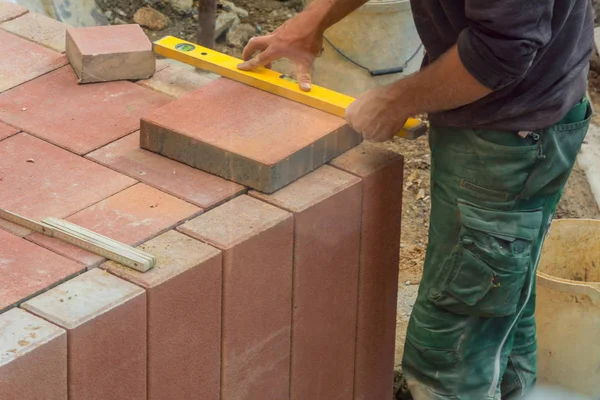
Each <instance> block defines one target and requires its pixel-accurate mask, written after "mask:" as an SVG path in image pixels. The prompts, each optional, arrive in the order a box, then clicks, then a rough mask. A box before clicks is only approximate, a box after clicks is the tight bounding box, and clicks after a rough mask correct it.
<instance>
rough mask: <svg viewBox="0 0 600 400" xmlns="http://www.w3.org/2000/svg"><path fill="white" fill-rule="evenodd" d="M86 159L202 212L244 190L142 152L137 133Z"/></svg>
mask: <svg viewBox="0 0 600 400" xmlns="http://www.w3.org/2000/svg"><path fill="white" fill-rule="evenodd" d="M87 157H88V158H90V159H92V160H94V161H96V162H98V163H100V164H102V165H105V166H107V167H109V168H111V169H113V170H115V171H119V172H121V173H123V174H125V175H129V176H131V177H132V178H135V179H138V180H140V181H142V182H144V183H146V184H148V185H150V186H153V187H155V188H157V189H160V190H163V191H165V192H167V193H169V194H171V195H173V196H175V197H179V198H180V199H183V200H186V201H189V202H190V203H192V204H195V205H197V206H199V207H201V208H202V209H204V210H206V209H210V208H213V207H215V206H217V205H219V204H221V203H223V202H225V201H227V200H229V199H231V198H233V197H235V196H238V195H240V194H242V193H243V192H245V190H246V188H245V187H243V186H241V185H238V184H237V183H233V182H230V181H226V180H225V179H223V178H219V177H218V176H215V175H211V174H209V173H206V172H204V171H200V170H199V169H195V168H192V167H189V166H187V165H185V164H181V163H179V162H177V161H173V160H171V159H169V158H166V157H163V156H160V155H158V154H156V153H152V152H150V151H147V150H143V149H141V148H140V133H139V132H135V133H132V134H131V135H128V136H125V137H124V138H122V139H119V140H117V141H116V142H113V143H111V144H109V145H106V146H104V147H102V148H100V149H98V150H96V151H95V152H93V153H90V154H88V155H87Z"/></svg>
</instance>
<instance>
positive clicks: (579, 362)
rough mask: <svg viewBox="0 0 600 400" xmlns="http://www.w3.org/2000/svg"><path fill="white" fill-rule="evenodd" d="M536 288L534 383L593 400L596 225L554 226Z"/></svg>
mask: <svg viewBox="0 0 600 400" xmlns="http://www.w3.org/2000/svg"><path fill="white" fill-rule="evenodd" d="M537 284H538V287H537V303H536V319H537V330H538V353H539V380H540V382H541V383H545V384H549V385H556V386H560V387H564V388H567V389H570V390H573V391H575V392H577V393H581V394H584V395H588V396H592V397H593V398H594V399H597V398H599V397H600V221H596V220H572V219H563V220H558V221H555V222H554V223H553V224H552V229H551V231H550V235H549V236H548V239H547V240H546V243H545V245H544V250H543V252H542V258H541V260H540V266H539V268H538V277H537Z"/></svg>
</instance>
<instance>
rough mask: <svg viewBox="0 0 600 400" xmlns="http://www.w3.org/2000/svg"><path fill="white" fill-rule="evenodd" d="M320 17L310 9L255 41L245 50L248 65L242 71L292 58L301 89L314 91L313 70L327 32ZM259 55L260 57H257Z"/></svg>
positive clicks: (243, 66) (240, 67) (241, 65)
mask: <svg viewBox="0 0 600 400" xmlns="http://www.w3.org/2000/svg"><path fill="white" fill-rule="evenodd" d="M318 19H319V18H318V16H317V15H314V13H312V12H311V11H310V9H307V10H306V11H304V12H302V13H300V14H298V15H297V16H296V17H294V18H292V19H290V20H289V21H287V22H286V23H284V24H283V25H281V26H280V27H279V28H277V29H276V30H275V31H273V33H271V34H268V35H266V36H260V37H255V38H252V39H251V40H250V41H249V42H248V45H247V46H246V48H245V49H244V53H243V58H244V60H245V62H244V63H242V64H240V65H239V66H238V68H239V69H241V70H244V71H250V70H253V69H255V68H258V67H264V66H266V67H269V66H270V64H271V63H272V62H273V61H276V60H278V59H280V58H288V59H290V60H291V61H292V62H294V64H295V65H296V80H297V81H298V85H299V86H300V89H301V90H303V91H305V92H308V91H310V89H311V77H310V75H311V71H312V67H313V64H314V62H315V59H316V58H317V56H318V55H319V53H320V52H321V50H322V47H323V30H322V29H321V28H320V27H319V24H318V22H317V21H318ZM256 52H259V53H258V54H257V55H254V54H255V53H256Z"/></svg>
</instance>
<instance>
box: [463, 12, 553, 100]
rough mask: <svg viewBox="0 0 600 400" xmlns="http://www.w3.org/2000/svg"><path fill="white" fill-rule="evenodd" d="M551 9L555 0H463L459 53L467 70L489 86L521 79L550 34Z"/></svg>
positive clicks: (495, 87)
mask: <svg viewBox="0 0 600 400" xmlns="http://www.w3.org/2000/svg"><path fill="white" fill-rule="evenodd" d="M553 9H554V0H525V1H524V0H466V1H465V13H466V16H467V19H468V22H469V25H468V28H466V29H464V30H463V31H462V32H461V33H460V35H459V37H458V53H459V56H460V59H461V61H462V63H463V64H464V66H465V68H466V69H467V71H469V73H471V74H472V75H473V76H474V77H475V78H476V79H477V80H478V81H479V82H480V83H481V84H483V85H484V86H486V87H488V88H489V89H492V90H498V89H502V88H503V87H505V86H508V85H510V84H512V83H514V82H517V81H519V80H521V79H522V78H523V77H524V76H525V75H526V74H527V71H528V70H529V68H530V67H531V65H532V62H533V60H534V58H535V56H536V54H537V51H538V50H539V49H540V48H542V47H544V46H545V45H546V44H547V43H548V42H549V41H550V39H551V37H552V12H553Z"/></svg>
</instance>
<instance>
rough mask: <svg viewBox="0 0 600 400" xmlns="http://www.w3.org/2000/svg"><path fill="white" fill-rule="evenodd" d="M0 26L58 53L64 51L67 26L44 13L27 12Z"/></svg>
mask: <svg viewBox="0 0 600 400" xmlns="http://www.w3.org/2000/svg"><path fill="white" fill-rule="evenodd" d="M0 28H1V29H4V30H5V31H8V32H10V33H14V34H15V35H18V36H21V37H22V38H25V39H27V40H31V41H32V42H34V43H37V44H40V45H42V46H44V47H48V48H49V49H52V50H55V51H58V52H59V53H64V52H65V32H66V30H67V26H66V25H65V24H63V23H62V22H58V21H57V20H55V19H52V18H49V17H46V16H45V15H42V14H38V13H27V14H25V15H23V16H22V17H19V18H15V19H13V20H11V21H7V22H5V23H3V24H1V25H0Z"/></svg>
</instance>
